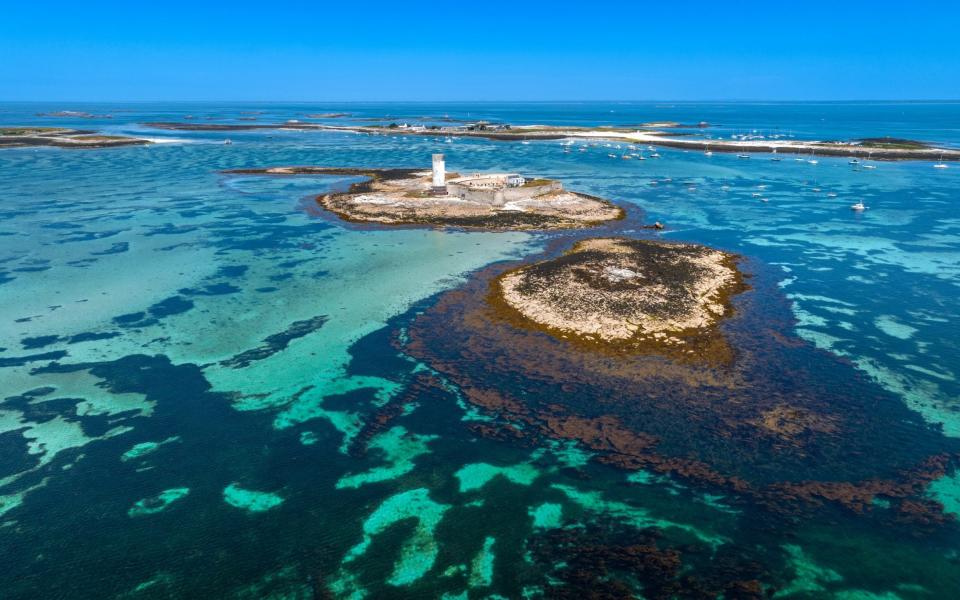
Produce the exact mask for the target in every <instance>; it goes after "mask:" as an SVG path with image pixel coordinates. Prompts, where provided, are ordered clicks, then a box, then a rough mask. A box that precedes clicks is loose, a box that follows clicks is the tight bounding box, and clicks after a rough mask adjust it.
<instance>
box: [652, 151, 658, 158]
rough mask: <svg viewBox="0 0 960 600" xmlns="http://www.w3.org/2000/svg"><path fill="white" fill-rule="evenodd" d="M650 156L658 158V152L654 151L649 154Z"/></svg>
mask: <svg viewBox="0 0 960 600" xmlns="http://www.w3.org/2000/svg"><path fill="white" fill-rule="evenodd" d="M650 158H660V153H659V152H654V153H653V154H651V155H650Z"/></svg>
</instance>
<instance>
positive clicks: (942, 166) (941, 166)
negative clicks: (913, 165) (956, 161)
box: [933, 154, 948, 169]
mask: <svg viewBox="0 0 960 600" xmlns="http://www.w3.org/2000/svg"><path fill="white" fill-rule="evenodd" d="M933 168H934V169H946V168H948V166H947V163H945V162H943V155H942V154H941V155H940V162H938V163H937V164H935V165H933Z"/></svg>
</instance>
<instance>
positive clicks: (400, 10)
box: [0, 0, 960, 101]
mask: <svg viewBox="0 0 960 600" xmlns="http://www.w3.org/2000/svg"><path fill="white" fill-rule="evenodd" d="M0 23H2V24H0V100H64V101H66V100H76V101H80V100H651V99H657V100H661V99H668V100H729V99H755V100H846V99H960V2H957V1H956V0H942V1H939V2H929V1H925V0H920V1H914V2H909V1H898V2H891V1H887V0H876V1H873V2H863V1H858V0H832V1H830V2H822V1H820V0H804V1H801V2H797V1H784V0H767V1H763V2H755V1H751V2H741V3H737V4H734V3H733V2H723V1H719V0H713V1H710V2H700V1H693V2H679V1H676V0H674V1H665V0H659V1H656V2H649V1H643V0H632V1H630V2H619V1H617V2H603V1H594V2H589V1H580V2H576V3H567V2H563V1H560V0H557V1H553V2H521V1H517V0H515V1H513V2H503V1H500V0H493V1H486V2H464V1H462V0H460V1H457V0H449V1H447V2H403V1H400V0H395V1H394V2H389V3H387V2H380V1H376V0H375V1H354V2H350V1H344V0H341V1H338V2H332V3H326V2H321V1H313V2H286V1H281V0H277V1H274V2H269V1H259V2H247V1H245V0H236V1H234V2H230V3H222V4H221V3H204V2H202V1H200V0H194V1H192V2H183V1H181V0H170V1H165V2H156V3H153V2H144V1H138V0H127V1H124V2H102V1H81V0H74V1H72V2H60V1H57V0H55V1H53V2H44V1H41V0H32V1H25V0H11V1H10V2H5V3H4V4H3V8H2V9H0Z"/></svg>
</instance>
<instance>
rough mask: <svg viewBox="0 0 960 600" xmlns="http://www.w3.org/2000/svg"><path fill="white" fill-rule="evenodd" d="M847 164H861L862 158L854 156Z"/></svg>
mask: <svg viewBox="0 0 960 600" xmlns="http://www.w3.org/2000/svg"><path fill="white" fill-rule="evenodd" d="M847 164H848V165H859V164H860V160H859V159H856V158H854V159H853V160H851V161H848V162H847Z"/></svg>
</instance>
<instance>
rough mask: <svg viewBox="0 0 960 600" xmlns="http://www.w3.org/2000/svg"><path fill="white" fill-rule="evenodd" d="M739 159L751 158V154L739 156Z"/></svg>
mask: <svg viewBox="0 0 960 600" xmlns="http://www.w3.org/2000/svg"><path fill="white" fill-rule="evenodd" d="M737 158H750V155H749V154H738V155H737Z"/></svg>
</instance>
